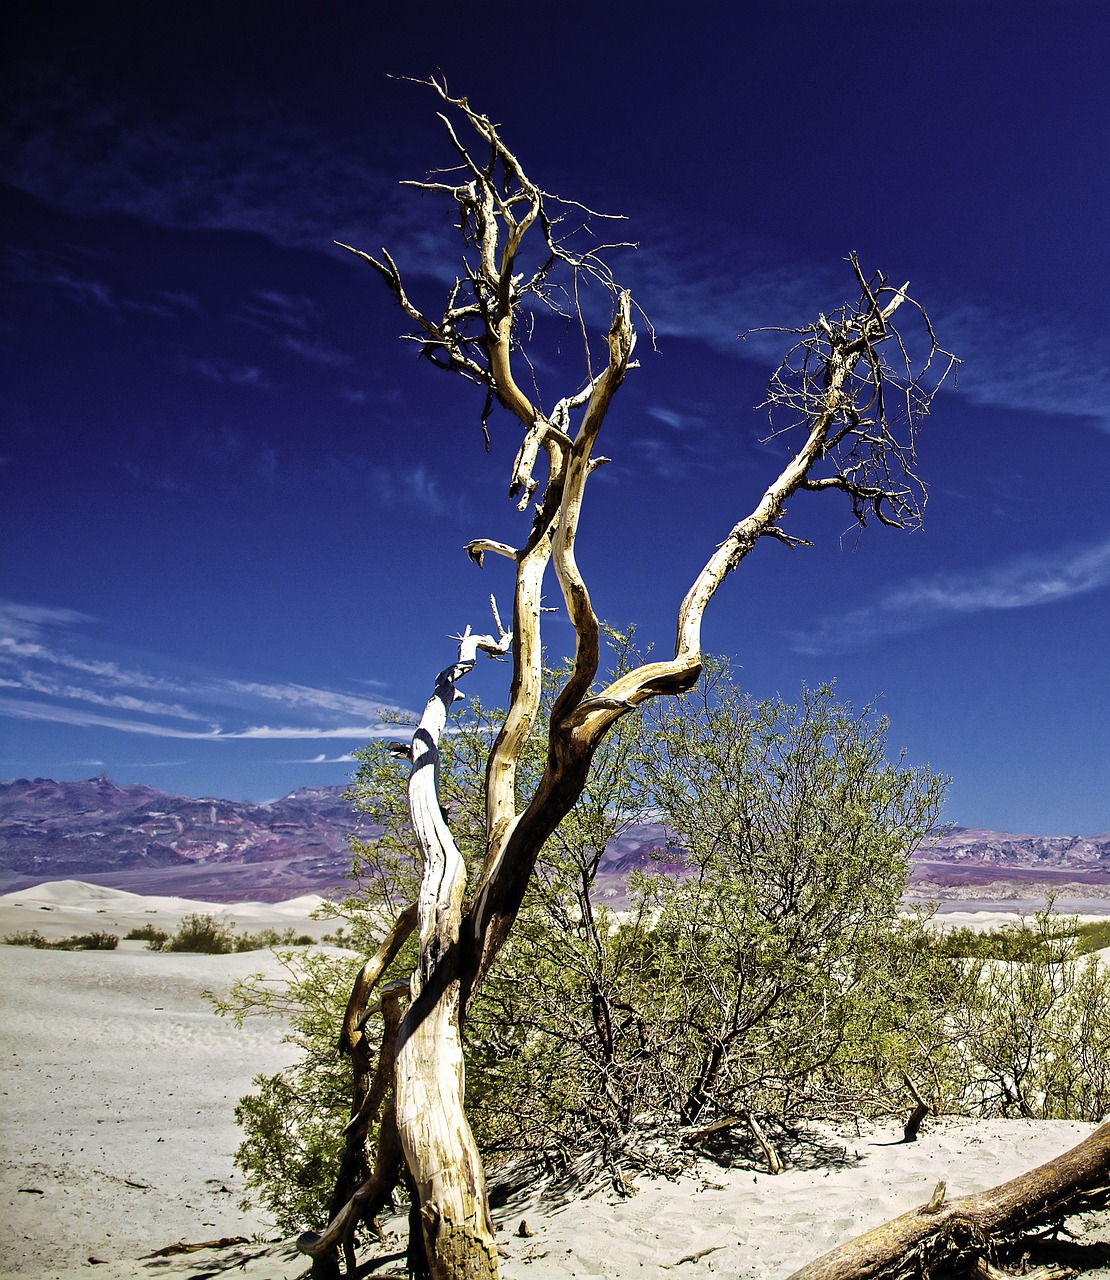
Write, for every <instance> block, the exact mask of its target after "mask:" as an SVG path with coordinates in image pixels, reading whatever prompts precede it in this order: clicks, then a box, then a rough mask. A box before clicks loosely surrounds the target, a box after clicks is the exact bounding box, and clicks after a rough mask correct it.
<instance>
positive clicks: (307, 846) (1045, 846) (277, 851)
mask: <svg viewBox="0 0 1110 1280" xmlns="http://www.w3.org/2000/svg"><path fill="white" fill-rule="evenodd" d="M352 832H356V833H357V834H358V835H360V836H362V837H364V838H371V837H373V836H374V835H375V834H376V828H375V827H374V826H373V825H372V824H371V823H370V822H369V821H368V819H367V818H366V817H365V816H364V815H362V814H359V813H356V812H355V810H354V809H352V807H351V805H350V804H349V803H348V802H347V801H346V800H344V798H343V788H341V787H302V788H300V789H299V790H297V791H293V792H291V793H290V794H289V795H287V796H285V797H283V798H282V799H281V800H276V801H274V802H273V803H271V804H249V803H246V802H240V801H234V800H216V799H202V800H194V799H191V798H189V797H187V796H177V795H171V794H169V793H167V792H165V791H158V790H156V789H155V788H154V787H147V786H142V785H139V784H135V785H130V786H123V787H121V786H117V785H116V784H115V783H114V782H113V781H112V780H111V779H110V778H107V777H99V778H89V779H87V780H85V781H82V782H52V781H50V780H49V779H45V778H34V779H27V778H20V779H16V780H14V781H10V782H0V892H10V891H12V890H15V889H20V888H25V887H27V886H28V885H31V884H37V883H39V882H40V881H43V880H58V879H81V880H91V881H94V882H95V883H98V884H105V885H112V886H114V887H116V888H120V889H129V890H131V891H133V892H137V893H159V894H177V895H180V896H182V897H192V898H202V899H204V898H207V899H211V900H213V901H218V902H234V901H242V900H244V899H256V900H258V899H261V900H269V901H277V900H280V899H283V898H289V897H293V896H295V895H297V894H301V893H309V892H320V893H328V892H331V891H333V890H335V889H337V888H340V887H342V885H343V882H344V881H345V879H346V875H347V869H348V863H349V854H348V849H347V836H348V834H349V833H352ZM665 841H666V832H665V831H664V830H663V828H662V827H660V826H658V825H650V824H645V825H641V826H635V827H631V828H629V829H628V830H627V831H626V832H625V833H624V834H623V835H622V836H621V837H620V838H619V839H618V840H615V841H614V842H613V843H612V844H611V845H610V846H609V848H608V849H607V850H606V851H605V856H604V858H603V859H602V863H601V868H600V875H599V883H598V887H599V890H600V891H601V893H602V894H603V896H604V897H606V898H607V899H609V900H619V899H620V898H621V897H623V882H624V880H625V878H626V877H627V876H628V874H629V873H630V872H631V871H634V870H636V869H645V870H651V869H655V868H656V867H657V865H658V864H657V863H656V862H655V860H654V858H653V857H652V850H653V849H658V848H659V847H660V846H661V845H663V844H665ZM1065 886H1066V892H1067V895H1068V896H1069V897H1083V896H1090V897H1107V896H1110V832H1102V833H1100V834H1098V835H1093V836H1032V835H1011V834H1007V833H1005V832H999V831H981V830H977V829H973V828H969V827H956V828H954V829H953V830H951V831H949V832H948V833H946V834H945V835H943V836H939V837H937V838H935V839H934V840H933V841H932V842H929V843H927V844H926V845H924V846H923V847H922V848H921V849H920V850H918V852H917V853H916V855H915V856H914V870H913V877H912V882H911V891H912V892H913V893H914V895H915V896H917V897H926V898H927V897H939V898H978V897H987V898H999V897H1007V898H1010V897H1016V898H1021V897H1035V896H1038V895H1043V893H1044V892H1045V891H1046V889H1052V888H1058V889H1061V890H1063V889H1064V888H1065Z"/></svg>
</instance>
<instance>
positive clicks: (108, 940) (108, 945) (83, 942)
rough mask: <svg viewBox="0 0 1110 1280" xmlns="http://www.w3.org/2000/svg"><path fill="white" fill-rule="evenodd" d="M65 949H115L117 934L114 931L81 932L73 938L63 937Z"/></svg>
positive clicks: (117, 943) (117, 941)
mask: <svg viewBox="0 0 1110 1280" xmlns="http://www.w3.org/2000/svg"><path fill="white" fill-rule="evenodd" d="M63 943H64V946H63V948H62V949H63V950H65V951H115V949H116V948H117V947H118V946H119V935H118V934H115V933H100V932H94V933H82V934H78V935H77V936H75V937H73V938H64V939H63Z"/></svg>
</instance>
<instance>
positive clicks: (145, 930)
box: [124, 924, 170, 951]
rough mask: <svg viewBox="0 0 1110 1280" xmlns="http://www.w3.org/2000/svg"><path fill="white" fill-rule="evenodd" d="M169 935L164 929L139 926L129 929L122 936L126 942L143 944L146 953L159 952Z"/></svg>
mask: <svg viewBox="0 0 1110 1280" xmlns="http://www.w3.org/2000/svg"><path fill="white" fill-rule="evenodd" d="M169 936H170V935H169V934H168V933H167V932H166V931H165V929H156V928H155V927H154V926H153V925H152V924H143V925H140V926H139V927H138V928H137V929H131V930H130V931H129V932H128V933H126V934H125V935H124V941H126V942H145V943H146V944H147V950H148V951H161V949H162V946H163V945H164V943H166V942H167V941H168V939H169Z"/></svg>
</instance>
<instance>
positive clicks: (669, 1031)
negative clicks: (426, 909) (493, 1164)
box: [225, 635, 943, 1229]
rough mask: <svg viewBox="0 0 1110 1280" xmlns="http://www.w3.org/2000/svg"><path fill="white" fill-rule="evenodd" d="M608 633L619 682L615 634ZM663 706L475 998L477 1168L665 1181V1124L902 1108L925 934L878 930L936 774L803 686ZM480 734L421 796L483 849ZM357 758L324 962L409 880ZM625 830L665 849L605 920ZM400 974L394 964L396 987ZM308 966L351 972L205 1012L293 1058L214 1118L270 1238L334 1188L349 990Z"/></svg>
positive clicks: (471, 1076)
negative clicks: (228, 1112) (251, 1029)
mask: <svg viewBox="0 0 1110 1280" xmlns="http://www.w3.org/2000/svg"><path fill="white" fill-rule="evenodd" d="M612 639H613V643H614V644H615V645H616V647H617V657H616V662H617V663H618V664H619V663H620V662H621V661H622V660H623V657H622V653H623V652H624V651H623V650H622V647H621V646H622V645H623V646H628V645H629V644H630V640H629V638H628V637H622V636H617V635H614V636H613V637H612ZM680 705H681V706H682V707H683V711H682V713H681V714H682V716H683V717H685V719H676V718H673V717H670V716H668V714H667V713H666V711H665V709H663V708H660V714H659V716H658V717H657V718H656V719H654V720H653V721H652V722H651V723H650V724H649V725H647V726H645V725H643V724H641V725H636V723H635V722H633V721H631V720H630V721H627V722H622V726H618V729H620V728H623V729H624V732H623V733H621V732H614V733H613V734H611V735H610V737H609V739H607V741H606V744H605V746H604V747H603V749H602V752H601V753H600V755H599V757H598V759H597V760H596V761H595V768H594V770H593V772H592V773H591V776H590V779H589V782H588V784H587V787H586V790H585V792H584V793H583V796H582V799H581V800H580V802H579V804H578V806H577V807H576V808H575V810H573V811H572V813H571V814H570V815H568V817H567V818H566V819H565V820H564V822H563V823H562V824H561V825H560V827H559V828H558V829H557V831H556V832H555V833H554V835H553V836H552V838H551V839H550V840H549V842H548V844H547V846H546V847H545V849H544V852H543V855H542V857H541V860H540V863H539V864H538V866H537V869H536V875H535V877H534V878H533V883H532V885H531V887H530V888H529V891H528V896H527V898H526V900H525V903H524V906H523V908H522V910H521V912H520V915H519V916H518V921H517V925H516V928H515V929H514V933H513V936H512V938H511V939H510V940H509V941H508V943H507V944H506V945H505V947H504V948H503V950H502V953H501V955H500V957H499V958H498V961H497V963H496V965H495V966H494V968H493V970H492V971H491V973H490V975H489V976H488V978H487V979H486V981H485V983H484V984H483V985H482V987H481V988H480V990H479V991H478V993H477V995H476V997H475V1000H474V1003H473V1005H472V1007H471V1010H470V1012H469V1016H468V1021H467V1026H466V1036H467V1060H468V1066H467V1077H466V1079H467V1110H468V1114H469V1115H470V1117H471V1120H472V1123H473V1126H474V1130H475V1133H476V1135H477V1136H478V1138H479V1142H480V1143H481V1145H482V1148H483V1150H484V1152H485V1153H486V1154H487V1155H489V1156H493V1157H495V1158H496V1157H497V1156H498V1155H504V1156H507V1155H509V1154H513V1153H519V1152H521V1151H530V1152H534V1153H536V1152H538V1153H543V1154H544V1156H545V1157H546V1158H547V1159H548V1160H550V1161H554V1162H555V1163H556V1164H569V1163H570V1162H571V1161H576V1162H579V1163H581V1157H582V1156H583V1155H587V1156H588V1157H590V1158H589V1159H588V1160H587V1162H586V1163H587V1165H592V1168H593V1169H594V1170H595V1171H596V1170H597V1169H600V1168H606V1169H609V1170H614V1169H617V1168H619V1167H620V1166H621V1164H622V1162H623V1163H625V1164H628V1163H632V1164H637V1163H639V1164H651V1165H653V1166H654V1167H673V1166H674V1164H675V1161H676V1159H678V1158H680V1155H681V1152H682V1151H683V1150H684V1149H685V1147H686V1145H687V1144H688V1141H689V1137H690V1133H691V1130H696V1129H698V1128H706V1127H708V1126H709V1125H711V1124H712V1123H714V1122H715V1121H716V1120H720V1119H725V1120H729V1119H730V1118H732V1119H735V1117H736V1116H737V1115H738V1114H739V1115H742V1116H743V1117H744V1118H745V1123H750V1124H751V1126H752V1128H753V1131H755V1132H762V1130H763V1129H764V1128H766V1126H767V1124H768V1122H769V1121H771V1122H773V1121H774V1120H775V1119H779V1120H782V1121H783V1122H790V1121H792V1120H793V1119H796V1118H797V1117H799V1116H805V1115H815V1114H841V1113H844V1112H851V1113H853V1114H858V1113H859V1112H860V1110H861V1109H868V1110H870V1111H872V1112H876V1111H883V1110H885V1111H887V1112H889V1111H891V1110H892V1109H898V1108H901V1107H903V1106H908V1105H909V1103H910V1101H911V1099H910V1096H909V1094H908V1093H907V1088H906V1084H905V1081H904V1079H903V1078H902V1076H901V1074H900V1072H899V1070H898V1069H897V1064H905V1065H906V1066H907V1067H909V1068H911V1069H914V1063H913V1061H912V1057H913V1052H915V1051H916V1049H917V1043H918V1042H917V1039H915V1036H916V1037H920V1036H923V1035H925V1034H927V1031H928V1027H929V1026H930V1025H931V1024H932V1021H933V1019H934V1016H935V1012H934V1006H933V1003H932V999H933V996H934V994H935V993H934V991H933V990H932V988H931V987H930V985H929V983H928V982H927V981H926V980H925V978H924V977H920V978H919V979H915V980H914V981H910V980H909V977H908V975H911V974H916V973H918V972H919V971H922V972H923V965H922V964H921V963H920V962H919V959H918V957H919V955H920V948H919V947H918V946H917V945H916V944H915V943H914V942H913V941H912V938H911V935H913V936H916V933H918V932H920V931H921V930H922V929H923V928H924V927H925V925H924V922H923V921H910V922H905V921H902V920H901V919H900V918H899V902H900V897H901V893H902V891H903V889H904V886H905V880H906V874H907V861H906V859H907V856H908V852H909V849H910V848H912V846H913V844H914V843H915V842H916V841H917V840H919V839H920V838H921V836H922V835H923V834H924V832H925V831H926V830H927V829H928V828H929V826H930V825H931V824H932V823H933V821H934V820H935V816H936V807H937V805H938V803H939V798H940V794H941V791H942V788H943V782H942V781H941V780H939V779H936V778H935V777H933V776H932V775H931V774H929V773H928V771H925V770H912V769H907V768H905V767H904V766H903V765H902V764H901V763H898V764H889V763H887V762H886V761H885V758H884V754H883V752H884V745H885V733H886V724H885V722H884V721H882V720H881V719H880V718H878V717H876V716H874V715H873V714H872V712H871V711H870V710H869V709H868V710H865V711H864V712H862V713H858V714H857V713H854V712H852V710H851V709H850V708H847V707H843V706H841V705H840V704H839V703H838V702H837V701H836V699H835V697H834V696H833V691H832V690H831V689H829V688H822V689H820V690H816V691H805V692H804V693H803V697H802V700H801V702H800V703H799V704H798V706H797V707H792V706H789V705H788V704H785V703H783V702H781V701H780V700H773V701H772V702H769V703H752V702H750V701H747V700H745V699H743V698H742V697H741V696H740V695H739V694H738V693H737V692H736V690H735V687H734V686H733V684H732V681H731V677H730V675H729V673H728V670H727V667H725V666H724V665H723V664H715V665H713V667H712V668H711V671H710V675H709V677H708V679H707V682H706V685H705V686H704V688H703V690H702V692H701V693H699V694H698V695H697V697H696V699H693V700H692V699H687V700H685V702H684V703H682V704H680ZM494 718H495V717H493V716H492V715H487V714H486V713H485V712H484V711H483V709H482V708H481V707H480V706H478V705H476V704H473V705H472V713H471V715H470V716H469V717H466V718H464V720H463V722H462V724H461V725H460V729H459V732H457V733H455V734H452V735H449V736H447V735H445V737H444V740H443V742H442V743H441V750H442V754H443V760H442V762H441V773H442V795H443V803H444V805H445V807H446V808H448V810H449V812H450V813H451V821H452V827H453V829H454V830H456V831H457V832H459V833H460V842H463V841H475V842H477V841H480V840H481V839H483V832H484V826H483V814H482V810H481V794H482V793H481V780H482V769H483V767H484V760H485V752H486V748H487V746H488V725H489V723H490V721H491V720H492V719H494ZM398 736H401V735H400V733H399V735H398ZM645 741H649V742H652V743H654V744H655V745H653V746H651V747H645V746H644V743H645ZM538 758H539V757H538V751H537V753H536V756H535V758H534V759H533V758H532V757H530V756H526V757H525V759H524V762H523V764H522V769H523V770H528V769H530V768H533V767H535V764H536V761H537V760H538ZM360 759H361V767H360V770H359V774H358V778H357V780H356V783H355V786H354V788H353V795H354V797H355V798H356V800H357V801H358V802H359V803H360V805H361V806H362V807H363V808H364V809H365V810H366V811H367V812H369V813H370V814H371V815H372V817H373V819H374V821H375V822H378V823H381V824H382V825H383V826H384V832H383V835H382V836H381V838H380V840H379V841H378V842H376V843H375V844H372V845H364V844H359V843H357V842H356V843H355V844H354V871H355V873H356V875H357V877H358V879H359V881H360V885H361V892H360V893H358V894H356V895H354V896H352V898H350V899H347V900H345V901H344V902H342V903H336V904H332V905H331V907H330V908H329V911H330V913H331V914H332V915H334V916H335V917H336V918H339V919H342V920H343V925H342V928H343V929H344V938H345V940H348V944H349V945H353V946H354V947H355V949H356V950H361V951H365V952H369V951H372V950H373V948H374V946H375V945H376V941H377V939H378V938H379V937H380V936H381V933H382V932H383V927H384V925H385V923H386V922H387V921H389V920H391V919H392V918H393V916H394V915H395V914H396V911H397V910H399V909H400V907H401V906H403V905H404V904H405V902H407V901H409V900H411V899H410V896H409V895H411V893H412V892H413V889H414V886H415V875H414V867H413V863H412V857H411V848H412V845H411V837H410V835H409V833H408V831H407V827H406V822H407V817H406V804H405V794H404V783H405V778H404V772H403V770H401V769H399V768H398V766H397V764H396V762H395V761H394V760H393V758H392V757H391V756H390V755H389V752H388V748H387V747H386V746H385V744H374V745H373V746H371V747H369V748H367V749H365V750H364V751H363V752H361V753H360ZM525 785H527V784H526V783H525ZM649 813H650V814H652V815H653V816H656V817H659V816H662V817H664V818H665V819H666V821H667V823H668V825H669V826H670V827H671V829H672V830H673V831H674V832H675V833H676V837H675V842H674V843H675V847H673V848H671V849H670V850H661V851H660V853H659V858H660V862H659V865H658V867H657V868H655V869H652V870H651V871H650V873H649V874H644V875H640V876H639V877H636V878H635V879H634V881H633V883H632V885H631V906H630V909H629V911H627V912H622V913H621V914H620V915H617V914H615V913H614V912H612V911H609V910H607V909H606V908H605V907H604V906H602V905H599V904H598V903H596V902H595V901H594V898H593V896H592V895H593V889H594V880H595V876H596V873H597V867H598V863H599V861H600V857H601V854H602V852H603V851H604V849H605V847H606V845H607V843H608V842H609V841H610V840H611V839H613V838H614V836H616V835H619V834H620V833H621V831H623V829H624V828H625V826H626V825H627V824H628V823H630V822H632V821H634V820H636V819H637V818H643V817H645V816H647V815H648V814H649ZM678 846H681V847H680V848H679V847H678ZM468 852H470V851H469V850H467V849H464V853H468ZM468 861H471V859H469V858H468ZM473 861H480V860H479V859H474V860H473ZM335 959H336V960H343V958H335ZM412 962H413V960H412V956H411V954H405V955H404V956H402V958H401V959H400V960H399V961H398V963H397V965H396V966H395V974H396V976H402V977H407V975H408V972H409V971H410V970H411V965H412ZM344 963H348V964H349V962H346V961H344ZM325 971H326V972H327V973H329V974H335V975H341V974H342V973H343V972H344V971H345V972H348V973H349V972H352V969H350V968H347V969H346V970H344V969H342V968H327V969H326V970H325V969H321V968H320V967H319V966H318V964H314V965H313V966H312V968H304V969H301V968H299V967H295V968H294V970H293V974H294V977H293V982H292V984H291V986H290V988H289V990H288V992H287V993H286V994H285V995H284V996H282V997H281V1001H279V1000H278V999H277V997H276V993H275V992H274V990H273V989H272V988H270V989H267V988H265V987H263V986H261V985H260V984H258V983H255V984H253V985H252V984H249V983H248V984H240V985H239V986H238V987H237V989H236V990H235V991H233V993H232V996H231V998H230V1000H229V1002H228V1003H227V1005H226V1006H225V1007H226V1009H227V1011H230V1012H233V1013H236V1014H237V1015H238V1016H242V1015H243V1014H245V1013H246V1012H255V1011H265V1010H266V1009H267V1008H269V1009H277V1008H278V1007H279V1006H280V1007H281V1008H282V1009H283V1010H284V1011H285V1012H287V1013H289V1014H290V1015H291V1017H292V1019H293V1023H292V1035H293V1038H294V1039H295V1040H296V1042H297V1043H298V1045H299V1046H300V1047H301V1049H302V1057H301V1059H300V1061H299V1063H298V1065H297V1066H296V1067H295V1068H294V1069H293V1070H292V1071H289V1072H284V1073H280V1075H279V1076H277V1077H273V1076H271V1077H259V1078H258V1079H257V1080H256V1081H255V1089H256V1091H255V1093H253V1094H252V1095H250V1096H249V1097H248V1098H245V1099H243V1101H242V1103H241V1104H240V1109H239V1117H240V1122H241V1123H242V1124H243V1126H244V1131H245V1140H244V1143H243V1145H242V1146H241V1147H240V1150H239V1154H238V1160H239V1163H240V1166H241V1167H242V1168H243V1169H244V1171H245V1173H246V1175H247V1179H248V1184H249V1185H250V1187H251V1189H252V1190H253V1192H254V1194H256V1195H257V1196H259V1198H260V1199H261V1200H262V1202H263V1203H264V1204H265V1205H266V1207H267V1208H268V1209H269V1210H270V1211H271V1212H274V1213H277V1214H279V1215H285V1216H284V1217H282V1218H281V1221H282V1222H283V1223H284V1224H285V1225H286V1226H288V1227H289V1229H293V1227H295V1226H297V1225H299V1224H302V1223H303V1222H304V1221H306V1220H319V1218H320V1212H319V1210H320V1208H321V1207H322V1206H324V1205H325V1204H326V1199H327V1194H328V1191H329V1190H330V1187H329V1186H328V1185H327V1181H326V1178H325V1179H324V1180H323V1181H322V1182H321V1183H320V1184H319V1185H315V1184H314V1179H315V1177H316V1172H317V1171H318V1170H322V1169H324V1168H330V1169H331V1170H332V1172H333V1173H334V1168H335V1165H334V1163H331V1164H329V1161H330V1160H332V1157H333V1154H334V1150H335V1148H334V1146H333V1145H331V1138H330V1137H329V1136H328V1135H332V1134H335V1133H337V1132H340V1131H341V1130H342V1127H343V1123H344V1120H345V1118H346V1111H347V1108H348V1107H349V1098H350V1084H349V1068H346V1070H345V1069H344V1064H343V1063H341V1062H337V1060H336V1055H335V1036H336V1028H337V1026H338V1020H339V1017H340V1014H341V1011H342V1008H343V1005H344V1003H345V1001H346V997H347V994H348V991H349V988H348V987H347V985H346V984H345V983H344V981H342V980H341V979H340V980H337V981H336V982H335V985H334V986H331V985H328V984H321V982H320V975H321V974H322V973H323V972H325ZM317 1082H318V1083H319V1088H318V1089H317ZM317 1094H318V1095H319V1097H325V1098H327V1099H330V1102H329V1105H330V1106H331V1107H333V1108H334V1109H333V1112H332V1114H331V1116H330V1118H327V1117H325V1116H324V1115H323V1113H322V1110H321V1107H320V1103H319V1097H318V1096H317ZM370 1140H371V1142H372V1141H373V1135H371V1139H370ZM278 1169H281V1170H283V1171H284V1172H283V1173H282V1174H281V1175H280V1176H278V1175H276V1174H275V1173H274V1171H275V1170H278ZM310 1201H311V1203H312V1204H314V1205H315V1208H316V1212H315V1218H313V1215H312V1214H311V1213H309V1214H308V1215H307V1217H306V1216H305V1215H306V1211H307V1209H308V1207H309V1203H310ZM323 1216H324V1217H326V1216H327V1215H326V1212H325V1213H324V1215H323Z"/></svg>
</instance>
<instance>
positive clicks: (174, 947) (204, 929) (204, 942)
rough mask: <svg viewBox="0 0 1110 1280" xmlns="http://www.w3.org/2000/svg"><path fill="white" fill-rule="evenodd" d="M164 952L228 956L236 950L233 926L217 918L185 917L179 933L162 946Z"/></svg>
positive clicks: (205, 916)
mask: <svg viewBox="0 0 1110 1280" xmlns="http://www.w3.org/2000/svg"><path fill="white" fill-rule="evenodd" d="M161 949H162V950H163V951H195V952H200V953H202V954H204V955H227V954H228V953H229V952H232V951H234V950H235V934H234V933H233V931H232V926H231V925H230V924H228V923H226V922H225V921H223V920H218V919H217V918H216V917H215V916H209V915H198V914H192V915H187V916H185V917H184V918H183V919H182V921H181V923H180V924H179V925H178V927H177V932H176V933H175V934H174V935H173V937H172V938H169V939H168V940H167V941H166V942H164V943H163V944H162V948H161Z"/></svg>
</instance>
